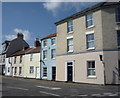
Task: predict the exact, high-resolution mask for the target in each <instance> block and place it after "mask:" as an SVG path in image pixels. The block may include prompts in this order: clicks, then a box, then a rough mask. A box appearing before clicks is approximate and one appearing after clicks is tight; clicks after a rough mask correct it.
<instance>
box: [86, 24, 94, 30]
mask: <svg viewBox="0 0 120 98" xmlns="http://www.w3.org/2000/svg"><path fill="white" fill-rule="evenodd" d="M93 27H95V25H91V26H89V27H87V29H90V28H93Z"/></svg>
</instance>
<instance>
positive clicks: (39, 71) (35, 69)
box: [35, 66, 40, 79]
mask: <svg viewBox="0 0 120 98" xmlns="http://www.w3.org/2000/svg"><path fill="white" fill-rule="evenodd" d="M37 68H38V69H39V77H37ZM35 78H36V79H40V68H39V67H38V66H37V67H36V68H35Z"/></svg>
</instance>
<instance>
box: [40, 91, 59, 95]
mask: <svg viewBox="0 0 120 98" xmlns="http://www.w3.org/2000/svg"><path fill="white" fill-rule="evenodd" d="M40 93H43V94H47V95H52V96H60V95H57V94H53V93H47V92H43V91H40Z"/></svg>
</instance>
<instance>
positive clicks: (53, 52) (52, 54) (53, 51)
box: [51, 49, 56, 59]
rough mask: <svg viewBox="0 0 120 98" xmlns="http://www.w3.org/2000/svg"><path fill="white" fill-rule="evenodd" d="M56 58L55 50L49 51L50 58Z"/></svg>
mask: <svg viewBox="0 0 120 98" xmlns="http://www.w3.org/2000/svg"><path fill="white" fill-rule="evenodd" d="M55 56H56V50H55V49H52V50H51V58H52V59H54V58H55Z"/></svg>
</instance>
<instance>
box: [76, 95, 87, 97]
mask: <svg viewBox="0 0 120 98" xmlns="http://www.w3.org/2000/svg"><path fill="white" fill-rule="evenodd" d="M77 96H81V97H84V96H88V95H77Z"/></svg>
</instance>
